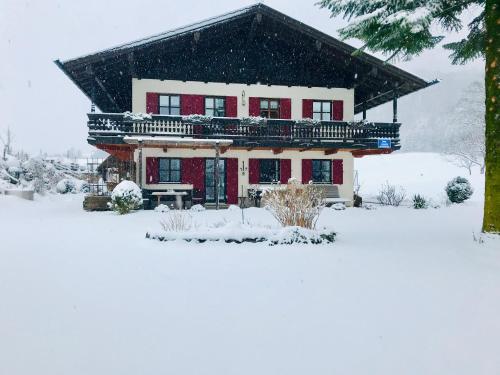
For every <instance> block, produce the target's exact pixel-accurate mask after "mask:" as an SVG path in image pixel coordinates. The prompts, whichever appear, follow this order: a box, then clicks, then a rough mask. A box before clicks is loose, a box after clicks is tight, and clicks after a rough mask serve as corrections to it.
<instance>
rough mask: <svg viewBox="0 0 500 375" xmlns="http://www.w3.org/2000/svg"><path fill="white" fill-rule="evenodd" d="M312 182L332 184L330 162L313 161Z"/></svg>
mask: <svg viewBox="0 0 500 375" xmlns="http://www.w3.org/2000/svg"><path fill="white" fill-rule="evenodd" d="M312 180H313V182H314V183H317V184H331V183H332V166H331V161H330V160H313V162H312Z"/></svg>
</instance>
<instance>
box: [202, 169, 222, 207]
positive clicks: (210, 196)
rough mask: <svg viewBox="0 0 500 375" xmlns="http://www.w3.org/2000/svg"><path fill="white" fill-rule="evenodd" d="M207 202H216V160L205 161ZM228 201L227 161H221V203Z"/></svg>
mask: <svg viewBox="0 0 500 375" xmlns="http://www.w3.org/2000/svg"><path fill="white" fill-rule="evenodd" d="M205 201H206V202H215V159H205ZM225 201H226V161H225V160H224V159H219V202H221V203H222V202H225Z"/></svg>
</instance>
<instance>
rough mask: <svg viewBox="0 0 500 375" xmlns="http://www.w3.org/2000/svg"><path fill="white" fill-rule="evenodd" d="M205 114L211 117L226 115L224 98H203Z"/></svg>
mask: <svg viewBox="0 0 500 375" xmlns="http://www.w3.org/2000/svg"><path fill="white" fill-rule="evenodd" d="M205 115H206V116H213V117H225V116H226V99H225V98H213V97H208V98H205Z"/></svg>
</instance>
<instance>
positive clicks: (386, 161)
mask: <svg viewBox="0 0 500 375" xmlns="http://www.w3.org/2000/svg"><path fill="white" fill-rule="evenodd" d="M450 160H451V159H450V157H449V156H443V155H439V154H434V153H395V154H391V155H386V156H380V155H374V156H365V157H363V158H361V159H354V168H355V169H356V170H357V171H358V174H359V183H360V185H361V189H360V195H361V196H366V197H368V198H373V197H374V196H376V195H377V192H378V191H379V189H380V186H381V185H382V184H384V183H385V182H386V181H388V182H389V183H390V184H393V185H396V186H403V187H404V188H405V190H406V193H407V196H408V197H409V198H411V196H413V194H423V195H424V196H426V197H429V198H431V199H433V200H434V201H436V202H441V201H443V200H444V198H445V197H446V194H445V192H444V187H445V186H446V184H447V183H448V181H450V180H451V179H452V178H454V177H457V176H462V177H465V178H467V179H468V180H469V181H470V182H471V184H472V187H473V188H474V191H475V193H474V195H473V196H472V198H471V200H473V201H482V200H483V195H484V175H481V174H480V173H479V168H475V169H473V174H472V176H469V172H468V171H467V170H466V169H464V168H459V167H458V166H456V165H454V164H453V163H451V162H450ZM372 200H373V199H372Z"/></svg>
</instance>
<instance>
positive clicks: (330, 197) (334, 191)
mask: <svg viewBox="0 0 500 375" xmlns="http://www.w3.org/2000/svg"><path fill="white" fill-rule="evenodd" d="M320 187H321V188H322V189H323V191H324V192H325V203H326V205H332V204H334V203H348V202H350V200H349V199H345V198H340V194H339V187H338V186H336V185H320Z"/></svg>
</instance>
